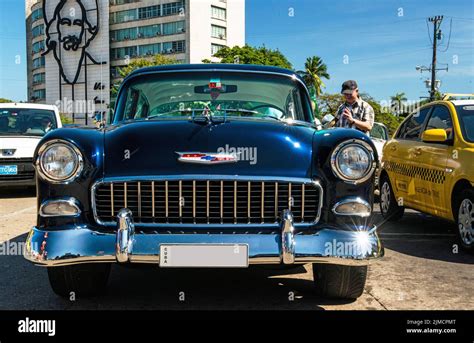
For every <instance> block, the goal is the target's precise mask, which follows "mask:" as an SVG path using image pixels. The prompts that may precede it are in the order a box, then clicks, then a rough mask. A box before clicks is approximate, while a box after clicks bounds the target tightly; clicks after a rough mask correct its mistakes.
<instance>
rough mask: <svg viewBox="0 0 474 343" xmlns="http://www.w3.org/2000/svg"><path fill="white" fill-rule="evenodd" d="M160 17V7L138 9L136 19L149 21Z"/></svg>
mask: <svg viewBox="0 0 474 343" xmlns="http://www.w3.org/2000/svg"><path fill="white" fill-rule="evenodd" d="M159 16H160V5H155V6H148V7H142V8H139V9H138V19H150V18H156V17H159Z"/></svg>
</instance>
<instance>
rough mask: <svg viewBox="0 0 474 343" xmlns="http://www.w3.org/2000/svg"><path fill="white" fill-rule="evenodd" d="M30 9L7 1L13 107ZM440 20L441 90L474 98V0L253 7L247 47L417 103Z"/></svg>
mask: <svg viewBox="0 0 474 343" xmlns="http://www.w3.org/2000/svg"><path fill="white" fill-rule="evenodd" d="M228 1H232V0H228ZM24 7H25V5H24V1H22V0H1V1H0V97H4V98H9V99H13V100H26V59H25V58H26V43H25V21H24ZM402 12H403V13H402ZM292 14H293V15H292ZM399 14H403V15H402V16H400V15H399ZM433 15H444V16H445V19H444V21H443V25H442V27H441V29H442V31H443V34H444V37H443V40H442V42H441V47H440V49H439V53H438V63H444V64H448V68H449V71H448V72H444V71H441V72H439V73H438V76H439V77H438V78H439V79H440V80H441V82H442V86H441V91H443V92H448V91H449V92H462V93H466V92H474V83H473V80H474V1H472V0H456V1H453V0H451V1H448V0H430V1H429V2H428V1H415V0H383V1H382V0H247V1H246V41H247V43H248V44H250V45H255V46H260V45H263V44H264V45H265V46H267V47H269V48H274V49H276V48H278V49H279V50H280V51H281V52H282V53H284V54H285V56H287V57H288V59H289V60H290V62H291V63H292V64H293V66H294V68H296V69H301V68H303V65H304V61H305V59H306V57H308V56H312V55H317V56H320V57H322V59H323V61H324V62H325V63H326V64H327V65H328V71H329V73H330V75H331V79H330V80H328V81H327V82H326V86H327V88H326V91H328V92H331V93H334V92H338V91H339V89H340V84H341V83H342V82H343V81H344V80H346V79H355V80H357V81H358V82H359V86H360V88H361V91H363V92H367V93H369V94H370V95H372V96H373V97H375V98H376V99H377V100H384V99H388V98H389V97H390V96H391V95H393V94H395V93H397V92H405V93H406V94H407V97H408V98H409V99H410V100H417V99H418V98H419V97H420V96H426V95H427V90H426V88H425V85H424V83H423V80H424V79H426V78H428V77H429V75H428V73H426V72H425V73H423V74H420V73H419V72H417V71H416V70H415V66H416V65H426V66H429V64H430V63H431V47H430V46H431V43H430V36H432V31H430V32H431V34H430V36H429V35H428V27H429V29H430V30H431V29H432V25H431V24H430V25H429V26H428V27H427V24H426V18H427V17H429V16H433ZM451 20H452V24H451ZM450 24H451V25H450ZM450 26H451V38H450V39H448V37H449V32H450ZM448 40H449V47H447V42H448ZM446 48H448V49H447V51H443V50H445V49H446ZM18 56H19V58H18ZM345 56H346V61H347V58H348V62H349V63H347V64H345V63H344V58H345ZM17 62H19V63H17ZM455 62H457V63H455ZM444 66H445V65H439V67H444Z"/></svg>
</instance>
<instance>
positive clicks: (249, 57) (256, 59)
mask: <svg viewBox="0 0 474 343" xmlns="http://www.w3.org/2000/svg"><path fill="white" fill-rule="evenodd" d="M214 56H215V57H218V58H220V59H221V60H220V63H239V64H257V65H267V66H274V67H281V68H286V69H292V66H291V63H290V61H288V59H287V58H286V57H285V56H284V55H283V54H282V53H281V52H280V51H279V50H272V49H268V48H266V47H264V46H262V47H252V46H249V45H245V46H242V47H241V46H234V47H232V48H229V47H225V48H222V49H221V50H219V51H218V52H217V53H216V54H215V55H214ZM202 62H203V63H211V61H210V60H208V59H206V60H203V61H202Z"/></svg>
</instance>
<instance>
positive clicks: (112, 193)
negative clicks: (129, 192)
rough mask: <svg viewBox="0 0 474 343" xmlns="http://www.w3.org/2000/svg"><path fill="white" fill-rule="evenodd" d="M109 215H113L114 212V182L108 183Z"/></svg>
mask: <svg viewBox="0 0 474 343" xmlns="http://www.w3.org/2000/svg"><path fill="white" fill-rule="evenodd" d="M110 215H111V216H112V217H113V216H114V215H115V213H114V183H113V182H111V183H110Z"/></svg>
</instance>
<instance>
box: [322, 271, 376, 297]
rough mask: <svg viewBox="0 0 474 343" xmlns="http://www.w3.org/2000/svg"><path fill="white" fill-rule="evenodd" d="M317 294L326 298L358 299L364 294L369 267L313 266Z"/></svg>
mask: <svg viewBox="0 0 474 343" xmlns="http://www.w3.org/2000/svg"><path fill="white" fill-rule="evenodd" d="M313 278H314V286H315V289H316V294H317V295H320V296H322V297H325V298H338V299H357V298H358V297H360V296H361V295H362V293H363V292H364V287H365V281H366V280H367V266H343V265H336V264H318V263H314V264H313Z"/></svg>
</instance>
